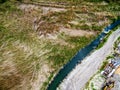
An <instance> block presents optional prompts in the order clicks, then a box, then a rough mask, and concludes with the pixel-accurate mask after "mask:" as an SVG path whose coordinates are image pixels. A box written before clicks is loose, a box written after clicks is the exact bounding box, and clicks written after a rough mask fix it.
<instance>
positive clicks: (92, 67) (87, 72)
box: [60, 29, 120, 90]
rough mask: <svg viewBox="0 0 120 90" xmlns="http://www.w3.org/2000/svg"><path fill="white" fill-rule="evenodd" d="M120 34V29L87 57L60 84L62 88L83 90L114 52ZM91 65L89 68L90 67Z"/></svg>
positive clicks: (64, 89)
mask: <svg viewBox="0 0 120 90" xmlns="http://www.w3.org/2000/svg"><path fill="white" fill-rule="evenodd" d="M119 36H120V29H118V30H116V31H115V32H113V33H112V34H111V35H110V37H109V38H108V41H107V42H106V43H105V45H104V46H103V47H102V48H100V49H99V50H96V51H95V52H93V53H92V54H91V55H90V56H88V57H87V58H85V60H83V61H82V63H81V64H79V65H77V66H76V68H75V69H74V70H73V71H72V72H71V73H70V74H69V75H68V76H67V78H66V79H65V80H64V81H63V82H62V84H61V85H60V89H62V90H81V89H82V88H84V86H85V84H86V83H87V81H88V80H89V79H90V77H92V75H94V74H95V72H96V71H97V70H98V68H99V66H100V65H101V64H102V62H103V60H105V58H106V57H107V56H108V55H109V54H110V53H111V52H112V50H113V44H114V42H115V41H116V39H117V38H118V37H119ZM88 67H89V68H88Z"/></svg>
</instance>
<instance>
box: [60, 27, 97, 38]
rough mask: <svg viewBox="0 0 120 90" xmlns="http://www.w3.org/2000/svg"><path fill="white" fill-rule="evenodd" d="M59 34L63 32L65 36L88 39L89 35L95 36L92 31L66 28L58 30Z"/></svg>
mask: <svg viewBox="0 0 120 90" xmlns="http://www.w3.org/2000/svg"><path fill="white" fill-rule="evenodd" d="M60 32H63V33H65V34H66V35H69V36H72V37H77V36H86V37H89V36H91V35H95V32H92V31H85V30H76V29H68V28H60Z"/></svg>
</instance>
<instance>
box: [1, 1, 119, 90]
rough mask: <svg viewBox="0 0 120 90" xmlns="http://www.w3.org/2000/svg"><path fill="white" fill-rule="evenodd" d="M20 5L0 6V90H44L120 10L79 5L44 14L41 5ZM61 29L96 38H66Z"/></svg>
mask: <svg viewBox="0 0 120 90" xmlns="http://www.w3.org/2000/svg"><path fill="white" fill-rule="evenodd" d="M90 4H93V5H95V7H90V6H89V5H90ZM20 5H21V4H20V3H18V2H17V3H15V2H14V1H7V2H5V3H3V4H0V90H39V89H41V90H45V88H46V86H47V85H48V82H49V81H50V80H51V78H52V77H53V76H54V74H55V73H57V72H58V70H59V69H60V68H61V67H62V66H63V65H64V64H66V63H67V62H68V61H69V60H70V59H71V58H72V57H73V55H75V53H76V52H77V51H78V50H79V49H80V48H83V47H84V46H85V45H87V44H89V43H90V42H91V41H92V40H93V39H94V38H95V37H96V36H97V35H98V34H99V33H100V32H101V31H102V29H103V27H105V26H106V25H107V24H108V23H110V22H111V21H112V20H111V19H112V18H116V15H117V13H114V12H117V10H119V6H118V5H113V6H112V7H111V6H110V5H102V3H101V5H98V4H94V3H89V2H88V3H84V2H82V4H81V5H82V6H80V5H78V6H77V7H75V8H74V9H72V7H71V8H67V9H65V11H60V12H55V11H52V10H51V11H49V10H48V11H47V13H46V14H43V12H44V10H43V7H41V6H37V7H36V6H30V5H23V6H21V8H20ZM103 6H104V7H105V8H103ZM89 7H90V8H89ZM111 8H112V10H111ZM103 10H104V14H103ZM36 18H37V20H36V22H37V23H36V24H35V19H36ZM76 23H77V24H76ZM34 24H35V25H36V26H37V29H34ZM60 27H64V28H68V29H71V30H72V29H75V30H83V31H87V32H88V33H89V31H93V32H95V34H96V35H89V36H87V37H86V36H76V37H74V36H69V34H68V35H66V34H65V33H61V32H60V29H59V28H60ZM49 35H51V36H52V37H53V38H51V36H49Z"/></svg>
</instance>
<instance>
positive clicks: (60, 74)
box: [47, 20, 120, 90]
mask: <svg viewBox="0 0 120 90" xmlns="http://www.w3.org/2000/svg"><path fill="white" fill-rule="evenodd" d="M119 24H120V20H117V21H116V22H114V23H112V24H110V25H109V26H107V27H106V28H105V29H104V31H106V32H109V31H110V30H112V29H113V28H115V27H116V26H117V25H119ZM104 31H103V32H102V33H101V34H100V35H99V36H98V37H97V38H96V39H95V40H94V41H92V42H91V43H90V44H89V45H87V46H85V47H84V48H82V49H81V50H79V51H78V52H77V54H76V55H75V56H74V57H73V58H72V59H71V60H70V61H69V62H68V63H67V64H66V65H64V67H63V68H62V69H60V71H59V72H58V74H57V75H56V76H55V77H54V79H53V81H52V82H51V83H50V84H49V85H48V87H47V90H56V88H57V87H58V86H59V84H60V83H61V82H62V81H63V79H64V78H65V77H66V76H67V75H68V74H69V73H70V71H72V70H73V69H74V67H75V66H76V65H77V64H78V63H79V62H80V61H82V60H83V59H84V58H85V57H86V56H88V55H89V54H90V52H91V51H93V50H94V49H95V48H96V47H97V46H98V45H99V44H100V42H101V40H102V39H104V37H105V36H106V34H105V33H104Z"/></svg>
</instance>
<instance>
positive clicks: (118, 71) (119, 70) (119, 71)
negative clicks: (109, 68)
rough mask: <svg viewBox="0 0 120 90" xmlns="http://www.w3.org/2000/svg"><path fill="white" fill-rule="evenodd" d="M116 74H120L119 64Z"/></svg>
mask: <svg viewBox="0 0 120 90" xmlns="http://www.w3.org/2000/svg"><path fill="white" fill-rule="evenodd" d="M115 74H119V75H120V66H119V67H118V69H117V70H116V71H115Z"/></svg>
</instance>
